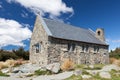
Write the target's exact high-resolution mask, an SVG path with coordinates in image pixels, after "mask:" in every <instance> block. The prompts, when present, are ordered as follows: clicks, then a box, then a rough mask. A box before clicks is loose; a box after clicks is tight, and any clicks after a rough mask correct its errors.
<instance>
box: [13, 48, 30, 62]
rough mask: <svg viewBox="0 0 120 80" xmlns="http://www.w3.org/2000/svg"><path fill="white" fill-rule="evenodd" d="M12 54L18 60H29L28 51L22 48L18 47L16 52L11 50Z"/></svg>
mask: <svg viewBox="0 0 120 80" xmlns="http://www.w3.org/2000/svg"><path fill="white" fill-rule="evenodd" d="M13 53H15V55H17V56H18V58H19V59H21V58H22V59H24V60H29V51H25V50H24V48H23V47H20V48H19V49H18V50H13Z"/></svg>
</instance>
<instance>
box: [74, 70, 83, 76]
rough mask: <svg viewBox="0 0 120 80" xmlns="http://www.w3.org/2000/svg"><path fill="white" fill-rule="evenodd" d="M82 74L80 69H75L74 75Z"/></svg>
mask: <svg viewBox="0 0 120 80" xmlns="http://www.w3.org/2000/svg"><path fill="white" fill-rule="evenodd" d="M81 74H82V70H75V71H74V75H76V76H78V75H81Z"/></svg>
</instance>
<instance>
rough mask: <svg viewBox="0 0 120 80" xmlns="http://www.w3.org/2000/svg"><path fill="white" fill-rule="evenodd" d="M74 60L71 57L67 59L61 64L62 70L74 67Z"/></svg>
mask: <svg viewBox="0 0 120 80" xmlns="http://www.w3.org/2000/svg"><path fill="white" fill-rule="evenodd" d="M74 66H75V64H74V62H73V61H72V60H71V59H65V60H64V62H63V64H62V65H61V70H63V71H68V70H72V69H74Z"/></svg>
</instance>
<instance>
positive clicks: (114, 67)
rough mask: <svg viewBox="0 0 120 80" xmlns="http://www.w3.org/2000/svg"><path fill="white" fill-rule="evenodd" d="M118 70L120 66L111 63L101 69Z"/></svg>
mask: <svg viewBox="0 0 120 80" xmlns="http://www.w3.org/2000/svg"><path fill="white" fill-rule="evenodd" d="M112 69H113V70H116V71H119V70H120V67H119V66H117V65H115V64H111V65H106V66H104V67H103V68H102V69H101V71H111V70H112Z"/></svg>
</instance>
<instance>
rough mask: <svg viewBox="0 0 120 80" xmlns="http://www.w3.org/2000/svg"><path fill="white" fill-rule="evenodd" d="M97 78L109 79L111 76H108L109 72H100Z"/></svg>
mask: <svg viewBox="0 0 120 80" xmlns="http://www.w3.org/2000/svg"><path fill="white" fill-rule="evenodd" d="M99 76H100V77H101V78H106V79H111V75H110V73H109V72H100V73H99Z"/></svg>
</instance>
